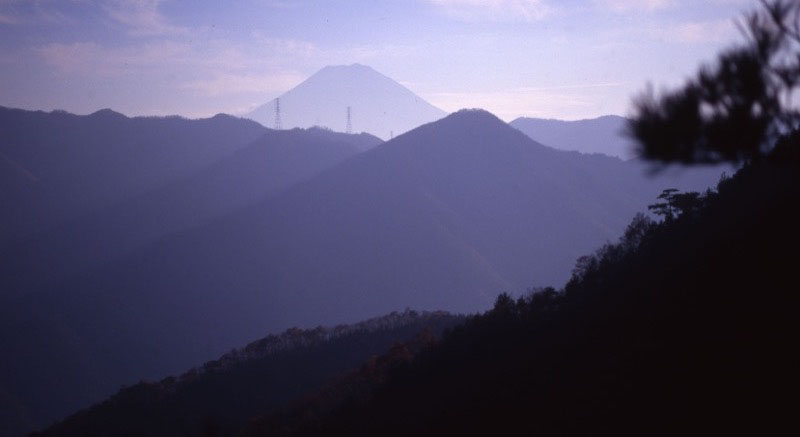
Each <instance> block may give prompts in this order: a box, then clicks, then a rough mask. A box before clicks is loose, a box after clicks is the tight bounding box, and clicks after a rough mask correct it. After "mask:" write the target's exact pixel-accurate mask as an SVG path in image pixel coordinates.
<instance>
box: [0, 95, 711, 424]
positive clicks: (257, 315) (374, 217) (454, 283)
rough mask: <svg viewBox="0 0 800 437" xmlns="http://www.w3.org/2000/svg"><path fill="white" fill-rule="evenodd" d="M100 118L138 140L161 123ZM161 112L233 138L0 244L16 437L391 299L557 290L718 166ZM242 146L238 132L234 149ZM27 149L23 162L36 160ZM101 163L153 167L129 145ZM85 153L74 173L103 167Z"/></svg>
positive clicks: (482, 135) (508, 130)
mask: <svg viewBox="0 0 800 437" xmlns="http://www.w3.org/2000/svg"><path fill="white" fill-rule="evenodd" d="M10 112H11V114H12V115H13V116H16V117H19V116H29V117H32V116H34V115H35V116H37V117H43V118H47V117H45V116H50V117H54V118H62V117H67V115H65V114H61V113H52V114H44V113H33V114H31V113H27V112H24V111H23V112H22V113H21V114H20V113H18V112H15V111H10ZM101 115H102V114H101ZM106 115H111V114H106ZM97 116H98V115H97V114H94V115H90V116H85V117H80V116H71V115H70V116H69V117H72V118H70V120H73V122H74V123H78V124H81V123H85V122H86V121H87V120H91V119H92V118H93V117H97ZM112 118H113V119H114V120H115V121H114V123H119V124H120V125H123V126H124V125H125V124H126V123H132V124H135V125H137V126H138V127H137V129H136V131H137V132H146V131H148V129H154V130H156V128H155V127H157V126H160V125H162V124H163V123H165V121H164V120H163V119H129V118H126V117H124V116H120V115H113V117H112ZM167 120H168V121H173V122H180V123H186V124H188V125H190V126H193V127H195V128H201V127H203V126H204V123H214V120H217V121H220V120H224V121H226V122H230V123H241V125H242V126H243V130H244V131H245V133H240V134H239V135H238V136H237V135H232V134H229V135H228V136H229V137H230V138H232V139H231V140H228V139H219V143H218V144H216V145H213V144H211V143H210V141H211V140H210V139H207V141H209V143H208V144H211V145H209V146H208V147H209V148H210V149H213V151H214V153H217V154H218V155H219V158H218V159H217V160H216V161H214V162H210V163H208V164H207V165H205V166H203V165H200V164H197V167H200V168H197V169H195V170H194V171H191V170H182V172H178V173H175V174H172V175H171V176H170V177H164V178H162V179H160V180H155V179H154V181H153V182H149V184H150V185H147V184H141V185H142V187H143V188H141V190H139V191H136V192H134V190H131V191H130V193H128V190H127V189H125V190H122V189H121V190H120V192H123V193H124V194H125V195H121V196H118V197H115V198H114V199H116V200H114V201H109V202H108V203H109V204H108V205H107V206H102V205H100V204H98V205H97V206H95V207H93V208H91V209H89V208H87V211H88V212H85V213H81V214H74V215H71V216H70V217H67V218H65V219H64V220H61V221H59V222H58V224H55V225H52V226H48V227H43V229H41V230H39V231H38V232H32V233H29V234H25V233H22V234H19V235H17V236H15V237H14V238H11V239H10V240H9V241H8V242H7V243H5V244H4V245H3V247H2V248H1V249H0V258H2V259H3V261H4V267H3V269H2V270H0V272H2V277H0V281H2V283H3V296H2V300H3V303H4V305H3V310H2V311H3V314H2V316H3V317H2V320H3V327H2V330H0V343H1V345H2V347H3V348H4V350H6V351H7V353H8V356H10V357H12V358H11V359H9V360H6V361H4V362H3V363H2V369H1V370H2V374H3V375H7V376H8V377H6V378H4V379H3V380H1V381H0V392H2V393H4V395H3V396H4V398H5V399H7V400H9V401H8V403H9V405H11V406H12V407H13V408H12V409H10V410H9V411H17V413H15V414H14V415H13V418H14V419H15V420H17V422H23V425H20V426H28V429H30V428H33V427H35V426H41V425H43V424H46V423H47V422H48V421H51V420H54V419H56V418H59V417H63V416H64V415H66V414H67V413H69V412H73V411H75V410H77V409H78V408H80V407H84V406H87V405H88V404H90V403H91V402H95V401H98V400H100V399H102V398H103V397H104V396H106V395H108V394H110V393H111V392H112V391H114V390H116V389H117V388H119V386H120V384H130V383H133V382H136V381H138V380H140V379H142V378H161V377H163V376H165V375H167V374H170V373H178V372H181V371H183V370H184V369H186V368H189V367H191V366H193V365H196V364H197V363H199V362H203V361H206V360H208V359H211V358H213V357H216V356H219V355H221V354H222V353H224V352H225V351H227V350H230V348H232V347H236V346H238V345H242V344H246V343H247V342H248V341H252V340H253V339H255V338H260V337H263V336H264V335H265V334H266V333H270V332H278V331H281V330H284V329H286V328H289V327H292V326H301V327H312V326H317V325H319V324H324V325H334V324H338V323H344V322H354V321H357V320H362V319H365V318H368V317H373V316H376V315H379V314H385V313H388V312H391V311H395V310H402V309H403V308H406V307H412V308H417V309H420V310H439V309H441V310H447V311H452V312H461V313H470V312H475V311H480V310H483V309H485V308H487V307H488V306H489V305H491V302H493V300H494V297H495V296H496V294H497V293H498V292H501V291H509V292H521V291H524V290H525V289H526V288H528V287H533V286H543V285H561V284H563V282H564V281H565V280H566V279H567V278H568V277H569V274H570V271H571V269H572V266H573V264H574V262H575V259H576V258H578V257H579V256H581V255H583V254H585V253H587V252H590V251H592V250H593V249H595V248H597V247H599V246H600V245H602V244H603V243H604V242H606V241H608V240H611V239H614V238H616V237H617V236H618V235H619V234H620V233H621V232H622V231H623V230H624V228H625V226H626V225H627V223H628V222H629V221H630V218H631V217H632V216H633V215H634V214H635V213H636V212H639V211H642V210H645V209H646V206H647V204H648V203H652V201H653V200H654V199H655V197H656V195H657V194H658V193H659V192H660V191H661V190H662V189H663V188H665V187H666V186H670V187H676V188H680V189H704V188H706V187H708V186H709V185H712V184H713V183H714V182H716V180H717V179H718V178H719V174H718V170H716V169H707V170H698V171H691V172H683V173H680V174H678V175H677V176H676V175H674V174H661V175H660V176H657V177H649V176H647V175H646V174H645V173H644V172H643V169H642V166H641V164H639V163H632V162H626V161H622V160H620V159H617V158H612V157H608V156H604V155H586V154H581V153H578V152H566V151H559V150H556V149H553V148H550V147H546V146H544V145H542V144H540V143H538V142H536V141H534V140H532V139H531V138H529V137H528V136H526V135H524V134H523V133H521V132H520V131H518V130H516V129H514V128H512V127H511V126H509V125H508V124H506V123H504V122H503V121H501V120H499V119H498V118H497V117H495V116H493V115H492V114H490V113H488V112H485V111H481V110H464V111H460V112H458V113H455V114H452V115H450V116H448V117H445V118H443V119H441V120H438V121H436V122H432V123H429V124H425V125H423V126H420V127H418V128H416V129H413V130H412V131H410V132H408V133H406V134H403V135H399V136H396V137H395V138H394V139H392V140H391V141H388V142H381V140H380V139H378V138H376V137H373V136H370V135H365V134H362V135H347V134H339V133H335V132H331V131H327V130H324V129H307V130H302V129H294V130H288V131H272V130H267V129H264V128H261V127H260V126H258V125H253V124H249V122H247V121H242V120H236V119H233V118H228V117H215V118H214V119H210V120H207V121H186V120H180V119H167ZM48 122H49V121H48ZM10 124H11V123H8V125H10ZM253 126H255V127H254V128H253ZM65 129H67V131H69V129H72V128H71V127H69V128H65ZM250 129H252V132H255V134H253V133H251V131H250ZM112 134H115V135H120V138H119V139H117V138H116V137H113V136H112ZM192 134H193V135H203V134H204V132H203V131H202V130H201V132H200V133H196V132H195V133H192ZM85 135H87V136H89V137H93V136H92V135H91V133H86V134H85ZM107 135H108V136H107V137H106V139H105V140H104V141H108V142H112V143H113V142H114V141H120V142H123V143H124V142H125V141H126V139H125V138H126V137H127V136H128V135H131V134H130V133H129V132H128V131H126V130H124V129H111V130H110V133H108V134H107ZM247 135H253V136H256V138H254V139H252V140H250V142H245V141H241V142H235V141H233V140H234V139H236V138H242V139H246V138H244V137H246V136H247ZM167 138H170V137H169V136H168V137H167ZM154 141H155V140H154ZM158 141H162V143H160V144H163V145H162V148H168V147H170V142H169V141H168V140H167V139H164V140H158ZM242 143H243V144H242ZM20 144H23V143H20ZM36 144H37V143H28V147H30V150H27V151H26V152H27V153H29V154H30V155H31V156H41V154H43V153H44V154H46V152H47V149H43V150H40V151H38V152H37V151H36V150H35V149H36V147H38V146H36ZM82 144H83V143H82V142H80V141H78V142H77V143H76V144H73V145H71V146H64V147H65V148H68V149H74V150H75V153H79V151H80V150H81V147H82ZM212 146H213V147H212ZM19 147H20V148H22V146H19ZM108 147H112V146H108ZM113 147H116V146H113ZM162 148H155V150H157V152H158V154H157V156H161V155H162V154H168V153H167V152H165V151H164V150H162ZM117 153H118V154H120V155H123V156H126V155H125V154H131V155H132V156H140V159H142V160H143V161H142V162H146V160H147V159H156V157H149V152H148V149H146V148H143V147H140V148H137V147H132V148H131V149H130V150H128V151H125V150H123V151H120V152H117ZM172 153H174V154H179V152H177V151H174V152H169V154H168V155H169V156H172V155H171V154H172ZM90 155H91V154H90ZM9 156H11V155H9ZM14 156H22V155H14ZM159 159H160V158H159ZM119 160H120V161H124V159H123V157H120V158H119ZM209 160H210V159H209ZM177 161H178V162H180V160H179V159H178V160H177ZM14 162H15V163H21V162H22V160H21V159H19V158H17V159H15V160H14ZM85 162H86V165H87V166H88V167H89V170H90V171H87V172H88V174H92V172H98V173H99V171H100V169H97V168H95V166H98V167H103V166H104V165H105V162H104V161H103V160H97V159H95V160H91V159H88V160H85ZM30 167H31V168H32V167H33V166H30ZM26 168H28V167H26ZM31 171H32V170H31ZM140 172H141V173H143V174H142V175H141V176H142V177H144V176H145V175H147V174H148V172H146V171H142V170H140V171H137V172H134V174H137V175H139V174H140ZM40 173H41V172H40ZM42 174H44V173H42ZM144 187H152V188H149V189H148V188H144ZM10 191H13V190H10ZM12 194H13V195H15V196H18V197H20V198H24V197H25V196H24V194H19V193H16V192H13V193H12ZM63 201H64V202H67V203H68V204H69V202H68V200H63ZM10 375H13V377H11V376H10ZM24 424H27V425H24Z"/></svg>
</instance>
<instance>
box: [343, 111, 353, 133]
mask: <svg viewBox="0 0 800 437" xmlns="http://www.w3.org/2000/svg"><path fill="white" fill-rule="evenodd" d="M344 131H345V132H347V133H348V134H351V133H353V120H352V119H351V118H350V107H349V106H348V107H347V127H346V128H345V130H344Z"/></svg>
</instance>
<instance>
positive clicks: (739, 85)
mask: <svg viewBox="0 0 800 437" xmlns="http://www.w3.org/2000/svg"><path fill="white" fill-rule="evenodd" d="M740 29H742V31H743V32H744V33H745V35H746V37H747V42H746V43H745V44H744V45H742V46H739V47H736V48H733V49H730V50H728V51H725V52H723V53H722V54H721V55H720V56H719V57H718V59H717V61H716V64H715V65H713V66H705V67H702V68H701V69H700V71H699V72H698V74H697V76H696V77H695V78H694V79H692V80H690V81H689V82H688V83H686V84H685V85H684V86H683V88H680V89H678V90H676V91H672V92H668V93H665V94H664V95H662V96H660V97H657V96H655V94H654V93H653V91H652V89H648V90H647V91H645V92H644V93H643V94H642V95H641V96H640V97H638V98H637V99H636V100H635V101H634V108H635V116H634V117H633V119H632V120H631V121H630V122H629V125H628V134H629V135H630V136H631V137H632V138H633V139H635V140H636V141H637V142H638V147H637V149H638V150H637V151H638V153H639V155H640V156H642V157H643V158H645V159H649V160H653V161H661V162H664V163H669V162H680V163H684V164H703V163H705V164H709V163H717V162H734V163H737V162H752V161H758V160H761V159H762V158H764V157H765V156H766V155H767V154H769V152H770V150H771V148H772V147H773V146H774V144H775V142H776V141H777V140H778V138H779V137H780V136H782V135H784V134H786V133H788V132H791V131H793V130H794V129H796V128H797V127H798V124H799V122H800V112H798V110H797V108H796V106H795V105H793V103H792V93H793V91H794V90H795V89H796V88H797V87H798V86H800V2H797V1H786V0H774V1H766V0H765V1H762V7H761V8H760V9H759V10H757V11H755V12H752V13H750V14H748V15H747V16H746V17H745V19H744V22H743V23H742V24H741V25H740Z"/></svg>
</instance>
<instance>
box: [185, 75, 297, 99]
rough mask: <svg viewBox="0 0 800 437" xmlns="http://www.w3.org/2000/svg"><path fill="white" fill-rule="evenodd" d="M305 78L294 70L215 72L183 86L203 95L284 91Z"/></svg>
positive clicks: (214, 95)
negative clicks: (250, 72)
mask: <svg viewBox="0 0 800 437" xmlns="http://www.w3.org/2000/svg"><path fill="white" fill-rule="evenodd" d="M303 79H305V76H304V75H301V74H299V73H294V72H279V73H274V74H267V75H255V74H230V73H225V74H217V75H216V76H215V77H213V78H211V79H203V80H196V81H193V82H189V83H187V84H185V85H184V86H183V88H184V89H187V90H191V91H195V92H197V93H198V94H200V95H202V96H205V97H218V96H222V95H231V94H242V93H264V92H280V91H286V90H288V89H290V88H292V87H294V86H295V85H297V84H299V83H300V82H302V81H303Z"/></svg>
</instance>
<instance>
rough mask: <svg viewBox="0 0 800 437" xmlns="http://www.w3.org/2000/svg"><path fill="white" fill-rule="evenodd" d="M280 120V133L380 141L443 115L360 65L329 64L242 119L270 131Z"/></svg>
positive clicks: (380, 74)
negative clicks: (313, 130)
mask: <svg viewBox="0 0 800 437" xmlns="http://www.w3.org/2000/svg"><path fill="white" fill-rule="evenodd" d="M277 99H280V120H281V126H282V128H284V129H291V128H294V127H300V128H309V127H312V126H321V127H327V128H329V129H331V130H334V131H338V132H343V131H346V130H347V126H348V124H347V123H348V121H347V120H348V118H347V114H348V108H349V111H350V126H351V127H352V131H353V132H368V133H370V134H373V135H376V136H378V137H381V138H383V139H389V138H390V137H392V136H397V135H400V134H402V133H404V132H406V131H409V130H411V129H414V128H416V127H418V126H420V125H423V124H425V123H429V122H431V121H435V120H438V119H440V118H442V117H444V116H445V115H447V114H446V113H445V112H444V111H442V110H441V109H439V108H436V107H435V106H433V105H431V104H430V103H428V102H426V101H425V100H424V99H423V98H422V97H420V96H418V95H416V94H414V93H413V92H412V91H411V90H409V89H408V88H406V87H405V86H403V85H401V84H400V83H398V82H396V81H394V80H392V79H391V78H389V77H387V76H385V75H384V74H382V73H380V72H378V71H376V70H375V69H373V68H372V67H369V66H367V65H363V64H350V65H329V66H326V67H324V68H322V69H321V70H319V71H317V72H316V73H314V74H313V75H311V76H310V77H309V78H308V79H306V80H305V81H303V82H302V83H300V84H299V85H297V86H296V87H294V88H292V89H291V90H289V91H287V92H285V93H284V94H282V95H281V96H280V97H278V98H276V99H273V100H271V101H269V102H267V103H265V104H264V105H261V106H260V107H258V108H257V109H255V110H254V111H252V112H251V113H249V114H247V115H246V117H247V118H250V119H252V120H255V121H257V122H259V123H261V124H263V125H264V126H267V127H273V126H275V125H276V120H277V118H278V117H277V114H276V112H277V109H276V108H277V101H276V100H277Z"/></svg>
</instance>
